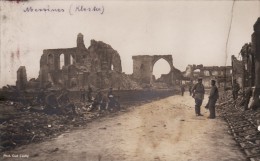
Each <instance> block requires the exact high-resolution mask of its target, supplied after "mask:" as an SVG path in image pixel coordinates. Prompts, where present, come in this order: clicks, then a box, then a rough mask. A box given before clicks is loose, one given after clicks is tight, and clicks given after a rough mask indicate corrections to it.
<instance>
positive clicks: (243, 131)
mask: <svg viewBox="0 0 260 161" xmlns="http://www.w3.org/2000/svg"><path fill="white" fill-rule="evenodd" d="M220 101H221V102H222V103H220V104H219V105H218V108H217V109H218V111H219V113H220V116H221V117H223V118H224V119H225V120H226V122H227V123H228V125H229V128H230V130H229V132H230V133H231V134H232V135H233V136H234V139H235V141H236V142H237V143H238V144H239V146H240V147H241V149H242V150H243V151H244V152H245V154H246V157H247V158H248V159H249V160H251V161H260V131H258V130H257V129H258V126H260V110H259V108H258V110H256V111H254V110H250V109H249V110H244V109H243V107H242V106H241V104H242V101H243V99H242V96H240V97H238V99H237V100H236V101H234V100H233V98H232V94H231V93H228V92H227V93H226V94H225V96H223V97H222V98H221V99H220Z"/></svg>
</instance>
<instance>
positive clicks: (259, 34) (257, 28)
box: [252, 18, 260, 104]
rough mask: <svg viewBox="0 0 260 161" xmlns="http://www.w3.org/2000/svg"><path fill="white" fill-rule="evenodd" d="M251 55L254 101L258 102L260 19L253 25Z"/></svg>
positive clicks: (259, 83) (259, 91) (259, 89)
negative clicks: (252, 58)
mask: <svg viewBox="0 0 260 161" xmlns="http://www.w3.org/2000/svg"><path fill="white" fill-rule="evenodd" d="M252 53H253V54H254V67H255V68H254V73H255V81H254V86H255V92H254V96H253V97H254V100H255V101H257V102H258V104H259V103H260V102H259V97H260V18H258V19H257V21H256V23H255V24H254V33H253V34H252Z"/></svg>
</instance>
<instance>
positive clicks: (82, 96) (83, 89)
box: [80, 87, 86, 102]
mask: <svg viewBox="0 0 260 161" xmlns="http://www.w3.org/2000/svg"><path fill="white" fill-rule="evenodd" d="M85 98H86V96H85V88H84V87H83V88H81V89H80V101H81V102H85Z"/></svg>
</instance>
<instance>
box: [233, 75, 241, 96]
mask: <svg viewBox="0 0 260 161" xmlns="http://www.w3.org/2000/svg"><path fill="white" fill-rule="evenodd" d="M239 90H240V86H239V84H238V83H237V80H236V79H234V82H233V86H232V94H233V99H234V100H236V99H237V97H238V91H239Z"/></svg>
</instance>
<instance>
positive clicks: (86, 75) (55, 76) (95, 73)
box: [39, 33, 122, 88]
mask: <svg viewBox="0 0 260 161" xmlns="http://www.w3.org/2000/svg"><path fill="white" fill-rule="evenodd" d="M109 71H113V72H114V73H122V67H121V59H120V56H119V54H118V52H117V51H116V50H114V49H113V48H112V47H111V46H110V45H108V44H105V43H104V42H101V41H95V40H91V43H90V46H89V47H88V48H86V47H85V44H84V40H83V35H82V34H81V33H80V34H78V37H77V47H74V48H65V49H45V50H44V51H43V55H42V56H41V60H40V73H39V80H40V86H41V87H46V85H47V84H49V83H51V84H52V85H57V86H63V87H66V88H73V87H85V86H87V85H88V84H93V85H94V86H97V87H100V86H101V84H102V80H103V79H104V78H103V77H107V75H105V74H104V72H106V73H107V72H109ZM91 77H92V78H93V77H95V79H94V80H95V81H93V79H90V78H91ZM107 84H109V85H111V84H112V82H107Z"/></svg>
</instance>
